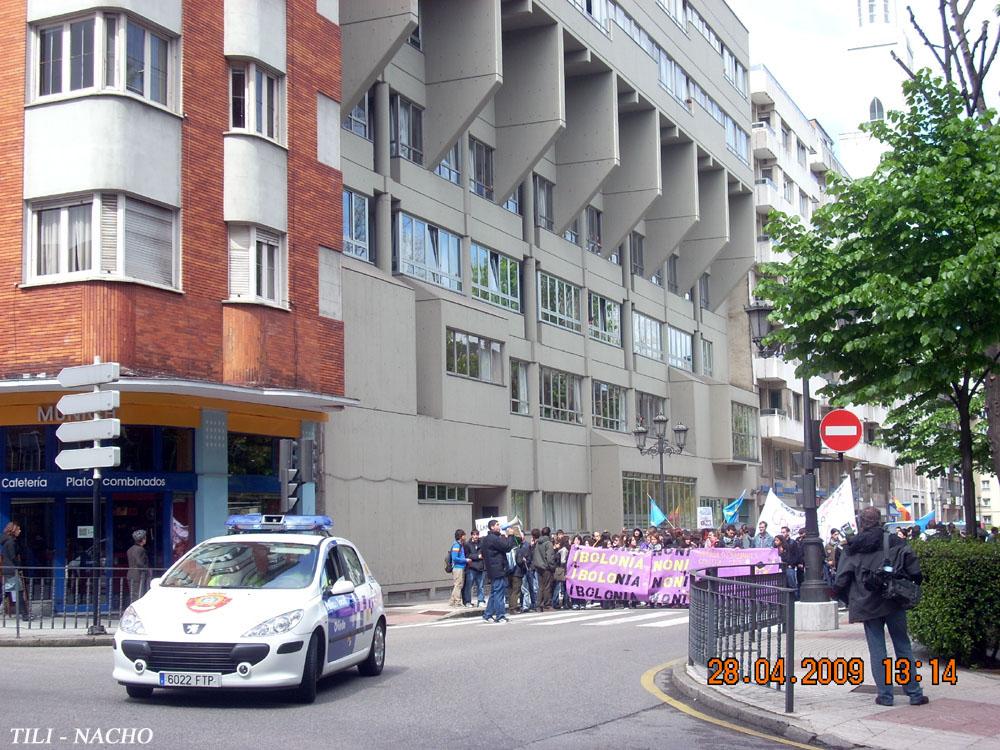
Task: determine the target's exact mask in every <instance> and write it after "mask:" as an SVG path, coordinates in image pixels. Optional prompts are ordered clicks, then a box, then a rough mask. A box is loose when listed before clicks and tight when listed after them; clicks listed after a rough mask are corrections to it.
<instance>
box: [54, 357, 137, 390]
mask: <svg viewBox="0 0 1000 750" xmlns="http://www.w3.org/2000/svg"><path fill="white" fill-rule="evenodd" d="M120 371H121V368H120V367H119V365H118V363H117V362H103V363H101V364H96V365H82V366H81V367H64V368H63V369H62V370H60V371H59V374H58V375H56V380H58V381H59V385H61V386H62V387H63V388H75V387H77V386H81V385H100V384H101V383H113V382H114V381H116V380H118V375H119V373H120Z"/></svg>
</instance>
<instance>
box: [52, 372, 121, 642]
mask: <svg viewBox="0 0 1000 750" xmlns="http://www.w3.org/2000/svg"><path fill="white" fill-rule="evenodd" d="M119 374H120V368H119V366H118V363H117V362H101V360H100V358H99V357H95V358H94V364H92V365H83V366H82V367H66V368H64V369H63V370H62V371H61V372H60V373H59V375H58V376H57V380H58V381H59V385H61V386H62V387H63V388H79V387H82V386H93V391H90V392H85V393H71V394H67V395H65V396H63V397H62V398H61V399H59V403H57V404H56V409H58V410H59V413H60V414H62V415H63V416H74V415H82V414H90V415H91V417H92V419H89V420H81V421H79V422H66V423H65V424H62V425H60V426H59V429H57V430H56V437H58V438H59V440H60V442H63V443H71V444H72V443H92V444H93V447H91V448H67V449H65V450H62V451H59V455H57V456H56V466H58V467H59V468H60V469H63V470H64V471H71V470H74V469H93V470H94V495H93V500H94V535H93V539H94V546H93V549H94V554H93V557H92V561H91V565H92V566H93V568H94V570H93V571H92V572H93V576H94V586H93V603H94V622H93V624H92V625H91V626H90V627H89V628H87V632H88V633H89V634H91V635H100V634H103V633H105V630H104V626H103V625H101V609H100V605H101V577H100V570H99V568H100V560H101V557H100V547H101V469H104V468H108V467H112V466H118V464H119V463H121V448H119V447H118V446H112V445H101V441H102V440H112V439H114V438H116V437H118V436H119V435H120V434H121V422H120V421H119V420H117V419H112V418H105V417H102V416H101V415H102V413H103V412H109V411H110V412H113V411H114V410H115V409H117V408H118V407H119V406H120V405H121V394H120V393H119V392H118V391H115V390H106V391H102V390H101V385H103V384H105V383H114V382H115V381H117V380H118V376H119ZM108 604H109V606H110V599H109V601H108Z"/></svg>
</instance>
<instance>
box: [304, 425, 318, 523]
mask: <svg viewBox="0 0 1000 750" xmlns="http://www.w3.org/2000/svg"><path fill="white" fill-rule="evenodd" d="M299 437H300V442H299V445H302V440H313V441H318V440H320V439H321V431H320V430H319V429H318V425H317V424H316V422H303V423H302V432H301V434H300V436H299ZM316 450H317V451H318V450H320V446H319V445H318V444H317V446H316ZM312 460H313V457H312V454H308V455H307V454H306V453H305V452H304V451H300V452H299V461H301V462H303V463H304V462H306V461H309V462H312ZM317 469H318V470H319V471H322V469H321V468H320V467H317ZM316 480H317V477H313V481H311V482H303V483H302V486H301V487H300V488H299V513H300V514H302V515H304V516H312V515H315V514H316V505H317V503H316V494H317V492H316V490H317V481H316Z"/></svg>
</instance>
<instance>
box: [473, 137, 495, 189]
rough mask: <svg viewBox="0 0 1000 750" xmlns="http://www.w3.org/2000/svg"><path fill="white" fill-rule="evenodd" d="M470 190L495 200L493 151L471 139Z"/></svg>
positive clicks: (480, 142)
mask: <svg viewBox="0 0 1000 750" xmlns="http://www.w3.org/2000/svg"><path fill="white" fill-rule="evenodd" d="M469 189H470V190H472V192H473V193H475V194H476V195H478V196H480V197H481V198H486V199H487V200H493V149H492V148H491V147H489V146H487V145H486V144H485V143H483V142H482V141H477V140H476V139H475V138H472V137H471V136H470V137H469Z"/></svg>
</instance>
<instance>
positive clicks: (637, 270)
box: [629, 232, 646, 276]
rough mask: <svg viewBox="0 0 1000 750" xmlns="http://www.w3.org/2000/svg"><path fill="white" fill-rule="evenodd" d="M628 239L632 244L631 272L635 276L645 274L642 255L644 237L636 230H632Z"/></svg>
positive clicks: (644, 242) (643, 253) (643, 252)
mask: <svg viewBox="0 0 1000 750" xmlns="http://www.w3.org/2000/svg"><path fill="white" fill-rule="evenodd" d="M629 241H630V242H631V244H632V273H633V274H634V275H636V276H645V275H646V263H645V260H644V258H643V256H644V255H645V248H646V238H645V237H643V236H642V235H641V234H639V233H638V232H632V234H630V235H629Z"/></svg>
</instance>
